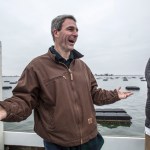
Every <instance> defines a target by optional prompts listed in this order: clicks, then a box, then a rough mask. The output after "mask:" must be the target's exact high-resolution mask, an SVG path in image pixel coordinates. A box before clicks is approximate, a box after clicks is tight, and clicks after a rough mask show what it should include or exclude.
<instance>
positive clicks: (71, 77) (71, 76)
mask: <svg viewBox="0 0 150 150" xmlns="http://www.w3.org/2000/svg"><path fill="white" fill-rule="evenodd" d="M59 63H60V64H62V65H64V66H65V67H66V68H67V70H68V71H69V73H70V79H71V80H73V74H72V71H71V69H70V68H68V67H67V66H66V65H65V64H64V63H62V62H59Z"/></svg>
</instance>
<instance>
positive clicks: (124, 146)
mask: <svg viewBox="0 0 150 150" xmlns="http://www.w3.org/2000/svg"><path fill="white" fill-rule="evenodd" d="M104 140H105V143H104V146H103V148H102V150H144V138H132V137H107V136H104ZM4 144H5V145H16V146H17V145H18V146H33V147H43V140H42V139H41V138H40V137H39V136H38V135H37V134H35V133H28V132H9V131H4Z"/></svg>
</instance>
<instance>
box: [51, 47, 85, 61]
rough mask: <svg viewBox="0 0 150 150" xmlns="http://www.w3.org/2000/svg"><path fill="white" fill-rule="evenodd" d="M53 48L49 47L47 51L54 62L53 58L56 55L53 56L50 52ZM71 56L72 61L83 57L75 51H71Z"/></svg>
mask: <svg viewBox="0 0 150 150" xmlns="http://www.w3.org/2000/svg"><path fill="white" fill-rule="evenodd" d="M53 49H54V46H51V47H50V48H49V50H48V53H49V55H50V56H51V57H52V58H53V59H54V60H55V56H56V54H53V53H52V52H51V51H53ZM72 54H73V59H79V58H82V57H83V56H84V55H82V54H81V53H79V52H78V51H77V50H75V49H73V50H72Z"/></svg>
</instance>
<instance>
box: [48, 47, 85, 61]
mask: <svg viewBox="0 0 150 150" xmlns="http://www.w3.org/2000/svg"><path fill="white" fill-rule="evenodd" d="M49 50H50V51H51V53H52V54H53V55H55V59H56V60H58V61H59V60H62V59H64V58H63V57H62V56H61V55H60V54H59V53H58V52H57V51H56V50H55V48H54V46H51V47H50V48H49ZM81 57H83V55H82V54H81V53H79V52H78V51H77V50H75V49H73V50H72V51H71V53H70V56H69V59H71V60H73V59H78V58H81Z"/></svg>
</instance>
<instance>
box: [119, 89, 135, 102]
mask: <svg viewBox="0 0 150 150" xmlns="http://www.w3.org/2000/svg"><path fill="white" fill-rule="evenodd" d="M117 92H118V96H119V98H120V99H126V98H127V97H129V96H131V95H133V93H132V92H127V91H121V87H119V88H118V90H117Z"/></svg>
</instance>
